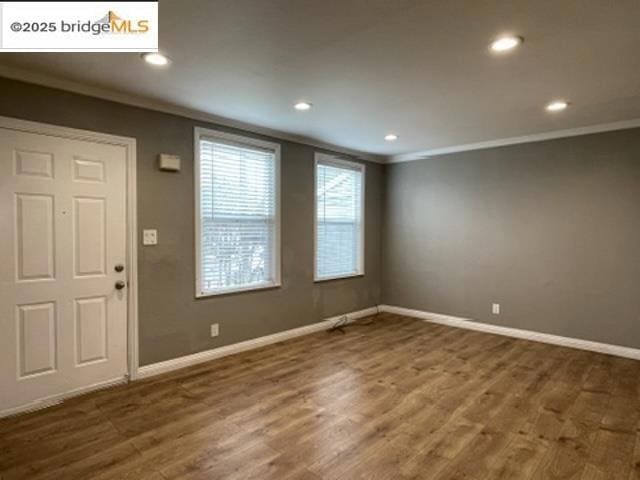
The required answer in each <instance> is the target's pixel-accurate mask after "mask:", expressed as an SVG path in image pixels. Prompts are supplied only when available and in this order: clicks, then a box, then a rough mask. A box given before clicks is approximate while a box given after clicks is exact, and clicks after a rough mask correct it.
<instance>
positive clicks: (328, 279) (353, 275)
mask: <svg viewBox="0 0 640 480" xmlns="http://www.w3.org/2000/svg"><path fill="white" fill-rule="evenodd" d="M358 277H364V272H358V273H350V274H348V275H336V276H335V277H323V278H314V279H313V283H323V282H331V281H333V280H346V279H348V278H358Z"/></svg>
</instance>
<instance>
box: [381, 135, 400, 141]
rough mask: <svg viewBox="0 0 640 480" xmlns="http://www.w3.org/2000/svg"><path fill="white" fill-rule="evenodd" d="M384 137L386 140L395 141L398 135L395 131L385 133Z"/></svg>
mask: <svg viewBox="0 0 640 480" xmlns="http://www.w3.org/2000/svg"><path fill="white" fill-rule="evenodd" d="M384 139H385V140H386V141H387V142H395V141H396V140H397V139H398V135H396V134H395V133H390V134H388V135H385V137H384Z"/></svg>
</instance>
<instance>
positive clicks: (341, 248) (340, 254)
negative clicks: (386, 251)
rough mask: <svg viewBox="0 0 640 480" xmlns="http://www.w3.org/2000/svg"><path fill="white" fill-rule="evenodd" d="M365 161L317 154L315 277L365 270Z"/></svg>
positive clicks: (362, 271)
mask: <svg viewBox="0 0 640 480" xmlns="http://www.w3.org/2000/svg"><path fill="white" fill-rule="evenodd" d="M363 190H364V165H362V164H359V163H354V162H347V161H344V160H339V159H336V158H333V157H330V156H328V155H324V154H317V155H316V232H315V235H316V239H315V240H316V241H315V245H316V252H315V263H316V265H315V279H316V280H329V279H333V278H343V277H351V276H355V275H362V274H363V273H364V258H363V257H364V191H363Z"/></svg>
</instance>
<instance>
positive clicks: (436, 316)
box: [378, 305, 640, 360]
mask: <svg viewBox="0 0 640 480" xmlns="http://www.w3.org/2000/svg"><path fill="white" fill-rule="evenodd" d="M378 309H379V311H380V312H388V313H395V314H397V315H405V316H407V317H415V318H419V319H421V320H425V321H428V322H432V323H439V324H441V325H448V326H450V327H457V328H464V329H466V330H477V331H479V332H485V333H493V334H495V335H504V336H506V337H515V338H521V339H524V340H532V341H534V342H542V343H550V344H552V345H560V346H562V347H569V348H577V349H579V350H589V351H591V352H598V353H606V354H608V355H615V356H618V357H625V358H632V359H634V360H640V350H638V349H635V348H630V347H621V346H619V345H610V344H607V343H599V342H592V341H590V340H580V339H578V338H570V337H562V336H560V335H551V334H549V333H540V332H534V331H531V330H521V329H519V328H509V327H501V326H498V325H491V324H488V323H480V322H475V321H473V320H470V319H468V318H460V317H452V316H451V315H442V314H440V313H431V312H424V311H422V310H411V309H409V308H403V307H394V306H391V305H379V306H378Z"/></svg>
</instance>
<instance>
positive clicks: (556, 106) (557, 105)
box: [545, 100, 569, 112]
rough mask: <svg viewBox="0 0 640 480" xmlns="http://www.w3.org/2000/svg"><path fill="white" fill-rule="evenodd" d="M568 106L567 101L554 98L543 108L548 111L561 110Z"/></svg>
mask: <svg viewBox="0 0 640 480" xmlns="http://www.w3.org/2000/svg"><path fill="white" fill-rule="evenodd" d="M568 106H569V102H567V101H565V100H555V101H553V102H551V103H550V104H548V105H547V106H546V107H545V108H546V109H547V111H549V112H561V111H562V110H564V109H566V108H567V107H568Z"/></svg>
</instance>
